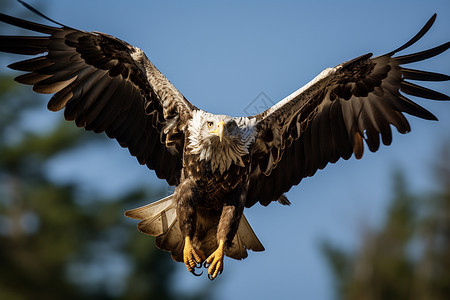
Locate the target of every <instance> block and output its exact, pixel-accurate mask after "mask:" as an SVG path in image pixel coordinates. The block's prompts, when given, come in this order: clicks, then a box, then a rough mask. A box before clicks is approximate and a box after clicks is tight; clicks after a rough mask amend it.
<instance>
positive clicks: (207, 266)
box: [203, 260, 211, 269]
mask: <svg viewBox="0 0 450 300" xmlns="http://www.w3.org/2000/svg"><path fill="white" fill-rule="evenodd" d="M210 265H211V264H208V263H207V262H206V260H205V262H204V263H203V267H205V268H206V269H208V268H209V266H210Z"/></svg>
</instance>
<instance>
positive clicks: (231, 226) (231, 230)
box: [206, 188, 246, 280]
mask: <svg viewBox="0 0 450 300" xmlns="http://www.w3.org/2000/svg"><path fill="white" fill-rule="evenodd" d="M245 194H246V192H245V191H244V189H243V188H237V189H236V190H234V191H233V192H231V193H230V195H227V197H226V198H227V199H229V200H228V201H227V202H226V203H225V204H224V206H223V209H222V214H221V216H220V221H219V226H218V227H217V241H218V247H217V249H216V250H215V251H214V252H213V253H212V254H211V255H210V256H209V257H208V258H207V259H206V265H209V267H208V277H209V279H211V280H214V278H216V277H217V275H220V274H221V273H222V271H223V259H224V257H225V248H230V247H232V245H233V239H234V236H235V235H236V233H237V230H238V228H239V223H240V220H241V217H242V214H243V212H244V203H245Z"/></svg>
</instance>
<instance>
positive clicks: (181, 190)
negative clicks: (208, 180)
mask: <svg viewBox="0 0 450 300" xmlns="http://www.w3.org/2000/svg"><path fill="white" fill-rule="evenodd" d="M194 184H195V183H194V181H193V180H192V179H187V180H185V181H184V182H183V183H181V184H180V185H179V186H178V187H177V189H176V190H175V197H176V199H177V215H178V220H179V222H180V230H181V234H182V235H183V237H184V247H183V261H184V264H185V265H186V268H187V269H188V271H189V272H191V273H192V274H194V275H197V274H195V272H194V270H195V267H196V266H197V265H200V266H201V264H202V263H203V261H204V260H205V257H204V255H203V253H202V252H201V251H200V250H198V249H195V248H194V246H193V245H192V239H193V237H194V234H195V227H196V222H197V220H196V212H195V206H194V200H195V199H194V192H193V187H194Z"/></svg>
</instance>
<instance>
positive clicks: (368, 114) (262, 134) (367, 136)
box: [246, 15, 450, 207]
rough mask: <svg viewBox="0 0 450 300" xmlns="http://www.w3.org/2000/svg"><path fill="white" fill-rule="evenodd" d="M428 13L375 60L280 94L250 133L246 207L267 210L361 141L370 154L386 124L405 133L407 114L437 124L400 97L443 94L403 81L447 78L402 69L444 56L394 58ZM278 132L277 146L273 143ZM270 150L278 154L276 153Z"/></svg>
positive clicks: (359, 149)
mask: <svg viewBox="0 0 450 300" xmlns="http://www.w3.org/2000/svg"><path fill="white" fill-rule="evenodd" d="M435 18H436V15H433V17H432V18H431V19H430V20H429V21H428V22H427V23H426V25H425V26H424V27H423V28H422V29H421V30H420V31H419V33H417V34H416V35H415V36H414V37H413V38H412V39H411V40H409V41H408V42H407V43H405V44H404V45H402V46H401V47H399V48H397V49H396V50H394V51H392V52H390V53H388V54H385V55H382V56H378V57H375V58H371V57H372V54H371V53H369V54H366V55H363V56H360V57H358V58H355V59H353V60H351V61H348V62H346V63H343V64H341V65H339V66H337V67H335V68H331V69H326V70H324V71H323V72H322V73H321V74H319V75H318V76H317V77H316V78H315V79H314V80H312V81H311V82H310V83H308V84H307V85H306V86H305V87H303V88H301V89H300V90H298V91H296V92H294V93H293V94H291V95H290V96H288V97H286V98H285V99H283V100H282V101H280V102H279V103H277V104H275V105H274V106H273V107H271V108H269V109H268V110H266V111H265V112H263V113H261V114H259V115H256V116H253V117H251V118H256V121H257V125H256V127H257V130H258V136H257V138H256V141H255V145H254V147H253V149H252V155H253V157H254V162H253V164H252V170H251V172H252V173H251V176H250V185H249V190H248V195H247V202H246V206H247V207H250V206H252V205H253V204H255V203H257V202H259V203H261V204H262V205H268V204H269V203H271V202H272V201H276V200H278V199H279V198H280V197H281V195H283V193H285V192H287V191H288V190H289V189H290V188H291V187H292V186H293V185H297V184H298V183H299V182H300V181H301V179H302V178H305V177H308V176H313V175H314V174H315V172H316V171H317V170H319V169H323V168H324V167H325V166H326V165H327V164H328V163H335V162H336V161H338V160H339V159H340V158H343V159H345V160H346V159H349V158H350V157H351V156H352V155H355V157H356V158H358V159H359V158H361V157H362V156H363V153H364V143H365V144H367V147H368V148H369V150H370V151H372V152H375V151H377V150H378V149H379V147H380V144H381V142H382V143H383V144H384V145H390V144H391V142H392V131H391V125H393V126H395V127H396V128H397V130H398V132H400V133H407V132H409V131H410V130H411V127H410V125H409V123H408V120H407V119H406V118H405V116H404V115H403V113H407V114H410V115H413V116H416V117H419V118H423V119H427V120H437V118H436V117H435V116H434V115H433V114H432V113H431V112H429V111H428V110H426V109H425V108H423V107H421V106H420V105H418V104H416V103H414V102H413V101H411V100H410V99H408V98H407V97H406V96H405V95H403V94H402V93H401V92H403V93H404V94H407V95H412V96H417V97H421V98H425V99H432V100H443V101H448V100H450V97H448V96H447V95H445V94H442V93H440V92H437V91H434V90H431V89H429V88H425V87H422V86H420V85H417V84H415V83H411V82H409V81H406V80H419V81H447V80H449V79H450V76H448V75H444V74H439V73H433V72H428V71H421V70H414V69H407V68H403V66H402V65H403V64H409V63H413V62H418V61H422V60H425V59H428V58H431V57H434V56H436V55H439V54H441V53H443V52H444V51H446V50H447V49H448V48H449V47H450V42H447V43H444V44H442V45H440V46H438V47H435V48H432V49H429V50H425V51H421V52H417V53H412V54H407V55H403V56H397V57H395V54H396V53H397V52H399V51H402V50H405V49H406V48H408V47H409V46H411V45H412V44H414V43H416V42H417V41H418V40H419V39H420V38H421V37H422V36H423V35H424V34H425V33H426V32H427V31H428V30H429V29H430V27H431V26H432V24H433V22H434V20H435ZM274 132H278V133H279V135H280V136H282V137H283V138H282V139H281V141H282V142H281V144H279V145H277V144H276V143H274V142H273V140H274V139H273V138H267V137H271V136H273V133H274ZM276 150H278V151H276Z"/></svg>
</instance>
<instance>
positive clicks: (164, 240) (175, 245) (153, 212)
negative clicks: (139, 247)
mask: <svg viewBox="0 0 450 300" xmlns="http://www.w3.org/2000/svg"><path fill="white" fill-rule="evenodd" d="M125 216H127V217H129V218H132V219H137V220H142V221H141V222H139V224H138V225H137V228H138V230H139V231H140V232H142V233H145V234H148V235H152V236H156V241H155V242H156V246H157V247H158V248H159V249H162V250H165V251H169V252H172V258H173V259H174V260H176V261H183V244H184V239H183V236H182V234H181V231H180V226H179V225H178V218H177V207H176V202H175V201H174V199H173V194H172V195H170V196H167V197H165V198H163V199H161V200H158V201H156V202H153V203H150V204H148V205H145V206H142V207H138V208H135V209H130V210H127V211H126V212H125Z"/></svg>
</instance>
